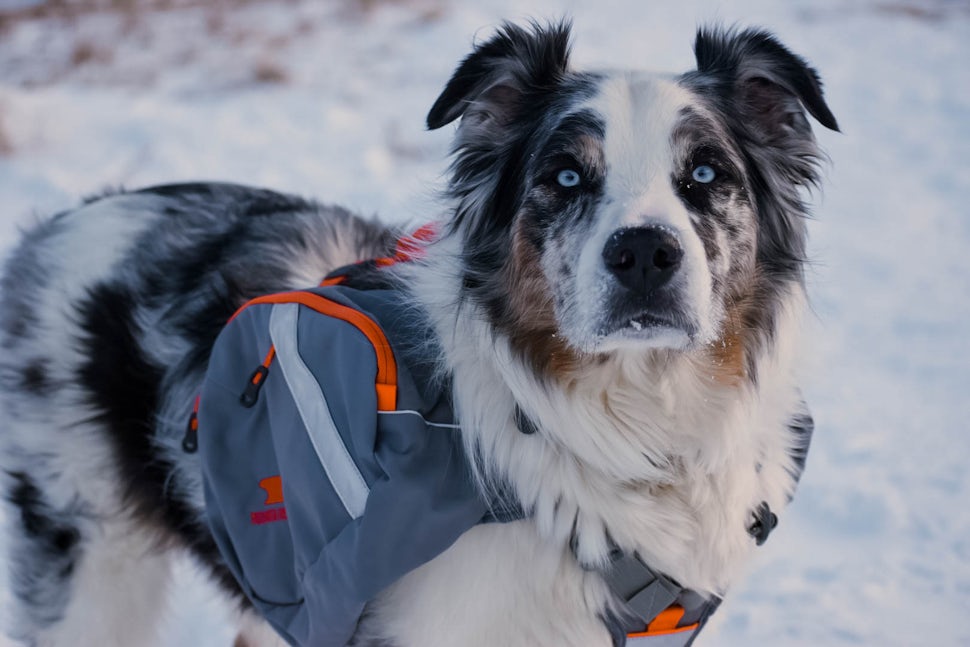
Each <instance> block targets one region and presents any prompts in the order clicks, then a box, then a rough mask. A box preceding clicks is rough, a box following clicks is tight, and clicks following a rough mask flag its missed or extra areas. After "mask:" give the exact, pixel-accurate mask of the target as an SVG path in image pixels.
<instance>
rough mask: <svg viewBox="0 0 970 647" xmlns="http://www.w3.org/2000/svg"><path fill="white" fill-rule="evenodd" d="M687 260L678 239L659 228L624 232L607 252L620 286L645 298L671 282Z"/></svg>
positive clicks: (610, 243)
mask: <svg viewBox="0 0 970 647" xmlns="http://www.w3.org/2000/svg"><path fill="white" fill-rule="evenodd" d="M683 257H684V250H683V249H682V248H681V246H680V241H679V240H677V237H676V236H675V235H674V234H673V233H672V232H670V231H668V230H666V229H661V228H659V227H631V228H629V229H620V230H619V231H617V232H616V233H614V234H613V235H612V236H611V237H610V239H609V241H607V243H606V247H604V248H603V262H605V263H606V267H607V268H608V269H609V270H610V271H611V272H612V273H613V274H614V276H616V278H617V280H618V281H619V282H620V285H622V286H624V287H625V288H627V289H629V290H632V291H633V292H636V293H637V294H642V295H647V294H649V293H650V292H651V291H653V290H655V289H656V288H658V287H660V286H662V285H663V284H664V283H666V282H667V281H669V280H670V277H672V276H673V275H674V273H675V272H676V271H677V267H678V266H679V265H680V260H681V259H682V258H683Z"/></svg>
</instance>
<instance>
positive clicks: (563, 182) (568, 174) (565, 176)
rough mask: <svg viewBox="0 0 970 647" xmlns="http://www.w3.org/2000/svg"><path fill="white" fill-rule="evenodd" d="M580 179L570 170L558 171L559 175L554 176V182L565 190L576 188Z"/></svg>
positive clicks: (576, 173) (577, 174)
mask: <svg viewBox="0 0 970 647" xmlns="http://www.w3.org/2000/svg"><path fill="white" fill-rule="evenodd" d="M581 179H582V178H581V177H580V176H579V173H578V172H576V171H574V170H572V169H571V168H567V169H563V170H561V171H559V175H557V176H556V182H558V183H559V186H564V187H566V188H572V187H574V186H578V185H579V182H580V180H581Z"/></svg>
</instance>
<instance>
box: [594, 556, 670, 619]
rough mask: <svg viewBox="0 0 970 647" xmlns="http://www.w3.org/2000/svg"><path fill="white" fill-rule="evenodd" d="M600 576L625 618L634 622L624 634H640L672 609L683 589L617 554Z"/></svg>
mask: <svg viewBox="0 0 970 647" xmlns="http://www.w3.org/2000/svg"><path fill="white" fill-rule="evenodd" d="M618 552H619V554H618V556H617V558H616V559H614V560H613V561H612V562H610V565H609V566H608V567H607V569H606V570H605V571H604V572H603V579H604V580H605V581H606V584H607V586H609V587H610V590H612V591H613V593H615V594H616V597H617V598H618V599H619V600H620V601H621V602H623V604H624V605H626V608H625V609H624V610H625V611H626V612H627V613H625V614H624V615H626V616H628V617H631V618H633V620H631V622H632V624H629V625H627V626H626V627H625V629H626V630H627V631H639V630H641V629H643V628H644V627H645V626H647V625H648V624H650V622H652V621H653V620H654V619H655V618H656V617H657V616H659V615H660V613H661V612H662V611H664V610H665V609H666V608H667V607H669V606H670V605H672V604H673V603H674V601H676V600H677V597H678V596H679V595H680V593H681V591H683V589H682V588H681V587H680V585H679V584H677V583H675V582H672V581H671V580H669V579H668V578H666V577H664V575H663V574H661V573H658V572H657V571H655V570H653V569H652V568H650V567H649V566H647V565H646V564H645V563H644V562H643V560H642V559H640V557H639V556H638V555H636V554H630V553H624V552H622V551H618Z"/></svg>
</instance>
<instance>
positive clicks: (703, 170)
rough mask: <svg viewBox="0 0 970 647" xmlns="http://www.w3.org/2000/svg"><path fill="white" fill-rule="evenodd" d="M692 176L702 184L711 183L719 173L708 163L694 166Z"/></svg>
mask: <svg viewBox="0 0 970 647" xmlns="http://www.w3.org/2000/svg"><path fill="white" fill-rule="evenodd" d="M690 176H691V177H692V178H694V179H695V180H697V181H698V182H700V183H701V184H710V183H711V182H713V181H714V178H715V177H717V173H715V172H714V169H712V168H711V167H710V166H708V165H707V164H701V165H700V166H695V167H694V172H693V173H691V174H690Z"/></svg>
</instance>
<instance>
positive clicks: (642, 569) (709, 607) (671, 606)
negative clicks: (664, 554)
mask: <svg viewBox="0 0 970 647" xmlns="http://www.w3.org/2000/svg"><path fill="white" fill-rule="evenodd" d="M600 574H601V576H602V577H603V580H604V581H605V582H606V585H607V586H608V587H609V588H610V590H611V591H612V592H613V594H614V596H615V597H616V599H617V600H618V601H619V605H618V606H619V609H617V611H618V614H614V613H611V614H609V616H608V617H606V618H604V622H605V624H606V626H607V629H608V630H609V632H610V635H611V636H612V638H613V644H614V647H641V646H642V647H686V646H687V645H690V644H691V643H692V642H693V641H694V639H695V638H696V637H697V634H698V633H699V632H700V630H701V628H702V627H703V626H704V624H705V623H706V622H707V619H708V618H709V617H710V616H711V614H712V613H714V610H715V609H716V608H717V607H718V605H719V604H720V603H721V600H720V598H717V597H712V598H706V597H704V596H702V595H701V594H699V593H697V592H695V591H692V590H690V589H685V588H683V587H681V586H680V585H679V584H678V583H677V582H675V581H674V580H672V579H670V578H669V577H667V576H665V575H664V574H663V573H660V572H658V571H656V570H654V569H653V568H651V567H650V566H649V565H647V564H646V563H645V562H644V561H643V560H642V559H640V557H639V556H638V555H637V554H635V553H626V552H623V551H621V550H619V549H617V550H614V551H613V555H612V559H611V560H610V563H609V565H608V566H607V567H606V568H605V569H603V570H602V571H600Z"/></svg>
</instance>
